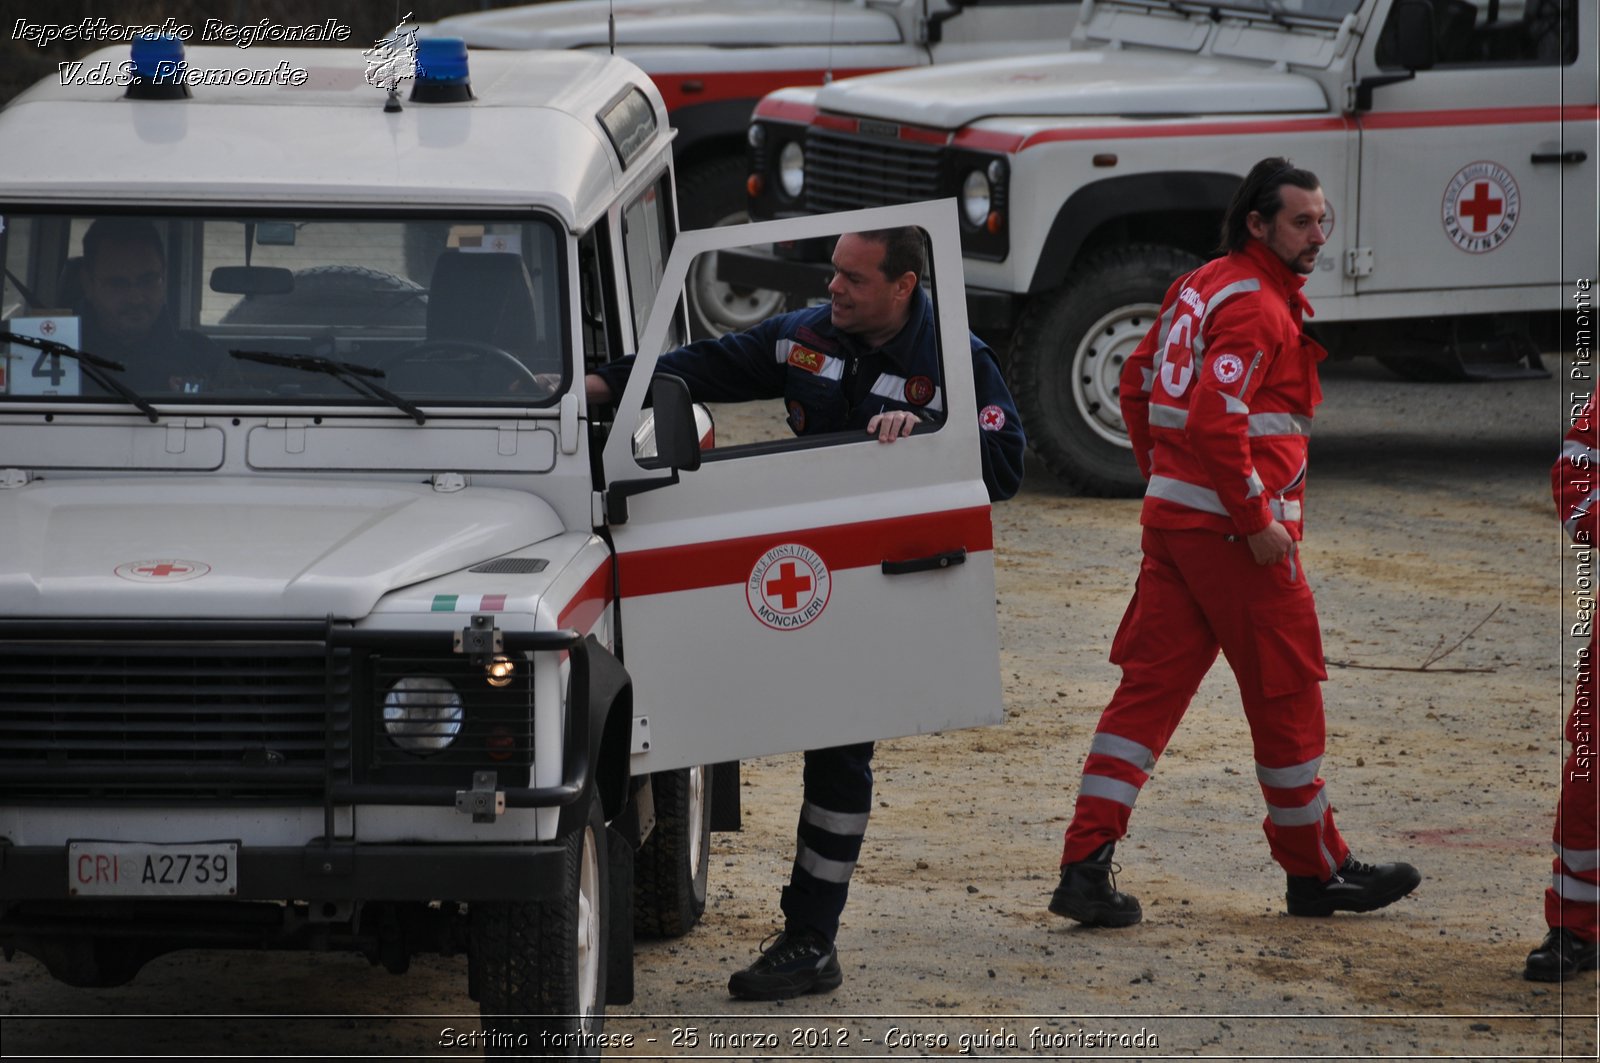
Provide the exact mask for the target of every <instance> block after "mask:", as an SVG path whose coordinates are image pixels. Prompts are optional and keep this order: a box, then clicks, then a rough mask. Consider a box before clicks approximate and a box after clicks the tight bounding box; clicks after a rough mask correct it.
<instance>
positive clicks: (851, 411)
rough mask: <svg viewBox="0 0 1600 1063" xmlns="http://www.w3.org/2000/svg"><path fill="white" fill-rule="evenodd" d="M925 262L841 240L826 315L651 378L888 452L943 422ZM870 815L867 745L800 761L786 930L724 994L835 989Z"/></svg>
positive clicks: (983, 375)
mask: <svg viewBox="0 0 1600 1063" xmlns="http://www.w3.org/2000/svg"><path fill="white" fill-rule="evenodd" d="M925 261H926V259H925V251H924V245H923V241H922V234H921V233H920V232H919V231H918V230H917V229H915V228H910V227H905V228H898V229H880V230H875V231H872V232H860V233H845V234H844V235H843V236H841V237H839V242H838V245H837V246H836V247H835V249H834V253H833V280H832V281H831V282H830V283H829V285H828V295H829V300H830V301H829V304H828V305H827V306H817V307H811V308H808V309H805V310H797V311H795V312H793V313H788V314H783V315H780V316H778V317H774V318H770V319H769V320H767V321H763V322H762V323H761V324H759V325H757V326H756V327H755V328H753V329H751V330H750V331H748V332H741V333H733V334H729V335H727V336H722V337H719V338H717V339H710V340H700V341H698V342H696V343H691V344H689V345H688V346H686V347H680V348H678V349H677V350H674V351H669V352H667V353H666V354H664V355H662V356H661V358H660V360H659V361H658V362H657V363H656V366H657V368H658V369H659V370H660V371H662V372H667V373H672V374H674V375H676V376H679V377H682V378H683V380H684V381H685V382H686V383H687V384H688V385H689V391H690V394H692V395H693V396H694V398H695V399H696V400H697V401H701V402H743V401H748V400H752V399H768V398H782V399H783V400H784V403H785V405H786V407H787V409H788V414H789V427H790V428H792V429H793V430H794V433H795V434H796V435H816V434H819V433H823V432H840V431H850V430H856V431H863V432H866V433H868V434H870V435H873V436H876V437H877V439H878V441H879V442H881V443H893V442H894V441H895V440H897V439H900V438H901V437H903V436H908V435H910V434H911V433H912V432H913V431H915V430H916V428H917V427H918V426H919V425H924V424H927V425H933V424H938V423H940V422H942V421H943V420H944V418H945V413H946V410H945V393H944V388H943V387H942V386H941V385H940V381H941V380H942V379H943V376H942V374H941V373H940V369H939V344H938V328H937V323H936V321H935V320H934V315H933V305H932V302H931V301H930V300H929V299H928V296H927V294H926V293H925V292H923V290H922V287H921V284H920V281H921V278H922V276H923V273H924V271H925V269H926V265H925ZM970 343H971V357H972V370H973V379H974V383H975V385H976V392H977V405H978V427H979V428H980V429H981V431H980V432H979V433H978V435H979V438H980V439H981V441H982V457H983V480H984V483H985V485H987V487H988V489H989V498H990V499H991V500H993V501H999V500H1001V499H1006V498H1010V497H1011V496H1012V495H1014V494H1016V492H1017V488H1018V486H1019V485H1020V484H1021V483H1022V452H1023V448H1024V446H1025V444H1026V440H1025V439H1024V438H1023V435H1022V423H1021V421H1020V419H1019V418H1018V417H1017V410H1016V406H1015V405H1014V404H1013V403H1012V401H1011V394H1010V392H1009V391H1007V390H1006V385H1005V380H1004V378H1002V376H1001V375H1000V368H999V366H998V365H997V364H996V362H995V357H994V352H992V351H990V350H989V348H988V347H987V346H985V345H984V343H983V341H982V340H980V339H978V338H977V337H976V336H972V337H970ZM631 368H632V359H631V358H630V359H622V360H619V361H617V362H613V363H611V364H610V365H607V366H604V367H602V368H601V369H600V370H599V372H598V373H595V374H591V375H590V376H589V378H588V380H587V390H588V395H589V399H590V401H591V402H606V401H609V400H610V399H611V398H612V397H613V396H614V395H615V394H618V393H620V392H621V390H622V388H623V386H624V384H625V382H626V379H627V373H628V371H629V370H630V369H631ZM871 808H872V743H871V742H862V743H859V744H856V745H849V746H838V747H835V748H832V749H813V750H809V751H807V753H806V755H805V778H804V801H803V804H802V805H801V808H800V826H799V831H798V835H799V836H798V839H797V843H796V848H795V859H794V867H793V870H792V871H791V872H790V877H789V885H788V886H787V887H785V889H784V891H783V899H782V902H781V907H782V908H783V914H784V930H783V932H782V933H781V934H779V935H778V937H777V939H776V940H775V941H774V942H773V943H772V944H771V946H769V947H767V948H766V949H765V950H764V951H763V952H762V955H761V957H760V958H759V959H757V960H756V961H755V963H753V964H751V965H750V966H749V967H748V968H746V969H744V970H742V971H737V972H735V973H734V975H733V977H732V978H730V979H729V980H728V991H729V992H730V993H731V994H733V995H734V996H736V997H742V998H744V999H746V1000H782V999H787V998H790V997H795V996H799V995H801V994H804V993H820V992H825V991H828V990H831V989H835V988H837V987H838V986H839V984H840V983H841V982H842V981H843V975H842V973H841V972H840V969H839V958H838V954H837V952H836V951H835V949H834V945H833V939H834V937H835V936H836V935H837V933H838V930H839V917H840V915H841V914H842V913H843V912H844V904H845V896H846V893H847V892H848V890H849V887H850V875H851V872H853V871H854V870H855V866H856V859H857V857H858V856H859V855H860V852H861V839H862V836H863V835H864V834H865V833H866V829H867V816H868V814H869V812H870V810H871Z"/></svg>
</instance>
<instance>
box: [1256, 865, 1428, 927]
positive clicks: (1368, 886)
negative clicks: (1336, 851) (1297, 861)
mask: <svg viewBox="0 0 1600 1063" xmlns="http://www.w3.org/2000/svg"><path fill="white" fill-rule="evenodd" d="M1421 881H1422V875H1421V874H1419V873H1418V872H1417V869H1416V868H1414V867H1412V866H1411V865H1410V864H1398V863H1396V864H1363V863H1362V862H1361V861H1359V860H1357V859H1356V858H1355V857H1353V856H1347V857H1345V859H1344V863H1342V864H1340V865H1339V870H1338V871H1335V872H1334V873H1333V875H1332V877H1330V878H1328V879H1327V880H1326V881H1323V880H1321V879H1316V878H1312V877H1311V876H1310V875H1290V876H1289V895H1288V901H1289V914H1290V915H1310V916H1322V915H1332V914H1333V913H1334V912H1370V911H1373V910H1375V909H1378V908H1382V907H1384V906H1385V905H1390V904H1393V903H1394V902H1395V901H1398V900H1399V899H1400V898H1401V897H1404V896H1405V895H1406V894H1408V893H1410V892H1411V891H1412V890H1414V889H1416V888H1417V884H1418V883H1419V882H1421Z"/></svg>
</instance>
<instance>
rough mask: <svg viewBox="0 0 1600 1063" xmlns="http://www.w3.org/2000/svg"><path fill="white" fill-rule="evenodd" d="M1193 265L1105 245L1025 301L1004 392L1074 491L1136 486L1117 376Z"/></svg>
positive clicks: (1126, 494) (1180, 257)
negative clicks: (1167, 296)
mask: <svg viewBox="0 0 1600 1063" xmlns="http://www.w3.org/2000/svg"><path fill="white" fill-rule="evenodd" d="M1200 262H1201V260H1200V259H1199V258H1197V257H1195V256H1194V255H1192V254H1190V253H1189V252H1187V251H1181V250H1179V249H1177V248H1175V247H1162V246H1159V245H1154V244H1130V245H1129V246H1127V247H1115V248H1110V249H1108V250H1105V251H1101V252H1100V253H1098V254H1096V255H1094V256H1093V257H1092V258H1090V259H1089V260H1087V261H1086V262H1083V263H1082V264H1080V265H1078V266H1077V267H1076V268H1074V269H1073V271H1072V272H1071V273H1070V274H1068V276H1067V279H1066V281H1065V282H1063V283H1062V285H1061V286H1060V287H1059V288H1055V289H1052V290H1051V291H1048V292H1044V293H1042V294H1040V295H1036V296H1034V297H1033V298H1032V299H1031V300H1030V301H1029V303H1028V308H1027V310H1026V311H1025V312H1024V313H1023V316H1022V320H1021V321H1020V322H1019V323H1018V325H1017V331H1016V335H1015V337H1014V339H1013V342H1012V346H1011V371H1010V377H1011V391H1012V394H1013V396H1014V397H1015V399H1016V402H1017V410H1018V412H1020V413H1021V414H1022V423H1023V425H1024V426H1025V428H1026V429H1027V433H1028V441H1029V442H1030V443H1031V444H1033V449H1034V451H1035V452H1036V453H1037V454H1038V455H1039V457H1040V458H1041V459H1042V460H1043V461H1044V464H1045V467H1046V468H1048V469H1049V470H1050V471H1051V472H1052V473H1054V474H1055V475H1056V476H1057V477H1058V478H1059V479H1060V480H1061V482H1062V483H1063V484H1064V485H1066V486H1067V487H1069V488H1071V489H1072V490H1074V491H1077V492H1079V493H1081V494H1086V495H1098V496H1101V497H1106V498H1133V497H1136V496H1138V495H1139V494H1140V493H1141V492H1142V491H1143V490H1144V481H1143V480H1142V479H1141V478H1140V476H1139V467H1138V465H1137V463H1135V461H1134V458H1133V451H1132V450H1131V449H1130V447H1129V445H1128V436H1127V432H1126V430H1125V429H1124V428H1123V424H1122V411H1121V407H1120V406H1119V405H1118V402H1117V389H1118V380H1119V377H1120V374H1121V370H1122V365H1123V363H1124V362H1126V361H1127V359H1128V355H1130V354H1132V353H1133V348H1134V347H1135V346H1137V345H1138V343H1139V341H1140V340H1141V339H1143V338H1144V334H1145V333H1146V332H1148V331H1149V329H1150V326H1151V325H1152V324H1153V323H1154V322H1155V319H1156V314H1157V312H1158V311H1159V309H1160V307H1161V298H1162V296H1163V295H1165V294H1166V291H1167V289H1168V288H1169V287H1171V285H1172V282H1173V281H1174V280H1176V279H1177V278H1178V276H1179V275H1180V274H1183V273H1187V272H1188V271H1189V270H1192V269H1194V268H1195V267H1196V266H1198V265H1200Z"/></svg>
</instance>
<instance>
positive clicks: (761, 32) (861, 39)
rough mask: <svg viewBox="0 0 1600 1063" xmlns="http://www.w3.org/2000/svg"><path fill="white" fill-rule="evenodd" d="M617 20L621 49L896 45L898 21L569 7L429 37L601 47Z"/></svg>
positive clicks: (567, 1) (596, 0)
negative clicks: (610, 22) (610, 17)
mask: <svg viewBox="0 0 1600 1063" xmlns="http://www.w3.org/2000/svg"><path fill="white" fill-rule="evenodd" d="M611 11H614V12H615V15H616V20H615V21H616V27H617V45H618V47H629V46H639V45H662V44H667V45H699V46H702V47H705V46H709V47H721V48H726V47H730V46H732V47H741V48H769V47H773V46H776V45H806V44H811V45H816V44H828V43H830V42H831V43H833V44H897V43H899V41H900V28H899V26H898V25H896V23H895V20H894V18H893V16H891V15H888V14H885V13H883V12H881V11H874V10H872V9H871V8H866V7H860V6H857V5H855V4H847V3H831V2H827V0H617V2H616V3H615V4H614V5H613V4H611V3H609V2H608V0H564V2H561V3H554V4H530V5H526V6H523V7H512V8H507V9H505V10H501V11H485V12H482V13H475V14H470V15H457V16H455V17H454V18H447V19H442V20H441V21H439V22H437V23H435V24H434V25H433V27H432V28H431V29H430V30H429V33H428V35H429V36H433V37H461V38H463V39H464V40H465V41H466V42H467V44H468V45H469V46H470V47H477V48H555V49H561V48H604V47H606V46H607V41H608V37H607V28H606V15H607V13H608V12H611Z"/></svg>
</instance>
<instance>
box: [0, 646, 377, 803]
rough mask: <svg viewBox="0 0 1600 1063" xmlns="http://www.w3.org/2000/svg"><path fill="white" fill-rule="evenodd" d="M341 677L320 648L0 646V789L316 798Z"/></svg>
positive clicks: (332, 754)
mask: <svg viewBox="0 0 1600 1063" xmlns="http://www.w3.org/2000/svg"><path fill="white" fill-rule="evenodd" d="M351 684H352V681H351V661H350V655H349V652H348V651H342V650H335V651H332V652H330V651H329V650H328V648H327V647H326V646H325V645H324V644H323V643H321V642H303V641H302V642H270V641H269V642H221V643H206V642H202V643H196V642H192V641H171V642H160V641H138V642H135V641H127V642H123V641H116V642H111V641H107V642H81V643H73V644H64V643H57V642H48V643H47V642H39V643H28V642H9V643H7V644H4V645H0V795H5V796H10V797H29V796H81V797H95V798H103V797H108V796H129V797H151V798H156V797H160V798H170V797H178V798H193V799H213V800H215V799H221V800H228V799H251V798H274V797H275V798H308V797H309V798H314V799H318V800H320V798H321V795H322V794H323V793H324V790H325V786H326V784H327V782H329V781H330V780H340V779H348V778H349V775H350V731H351V720H350V713H351V701H352V696H351Z"/></svg>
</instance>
